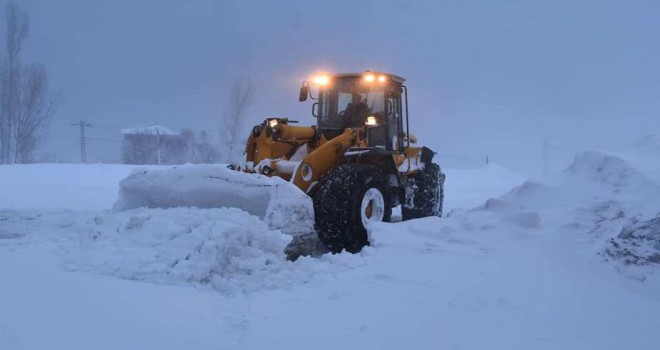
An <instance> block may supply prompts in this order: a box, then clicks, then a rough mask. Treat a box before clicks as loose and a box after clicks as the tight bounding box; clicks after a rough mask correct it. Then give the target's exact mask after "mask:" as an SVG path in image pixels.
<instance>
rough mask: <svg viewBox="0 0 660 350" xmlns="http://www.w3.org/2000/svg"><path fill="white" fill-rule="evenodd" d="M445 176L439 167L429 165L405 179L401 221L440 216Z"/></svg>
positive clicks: (432, 164)
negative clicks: (404, 199)
mask: <svg viewBox="0 0 660 350" xmlns="http://www.w3.org/2000/svg"><path fill="white" fill-rule="evenodd" d="M444 184H445V174H444V173H443V172H442V171H441V170H440V166H439V165H438V164H435V163H429V164H426V165H425V166H424V168H423V169H421V170H419V171H418V172H417V173H415V174H414V175H412V176H410V177H409V178H408V179H407V184H406V196H407V197H408V198H406V201H405V203H404V204H403V206H402V207H401V216H402V219H403V220H410V219H417V218H423V217H427V216H442V205H443V202H444V198H445V194H444V193H445V188H444Z"/></svg>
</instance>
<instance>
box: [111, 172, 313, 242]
mask: <svg viewBox="0 0 660 350" xmlns="http://www.w3.org/2000/svg"><path fill="white" fill-rule="evenodd" d="M141 207H147V208H174V207H196V208H223V207H225V208H239V209H242V210H244V211H246V212H248V213H250V214H252V215H255V216H258V217H260V218H262V219H263V220H264V221H265V222H266V223H267V224H268V226H269V227H270V228H271V229H273V230H281V231H283V232H285V233H287V234H290V235H292V236H300V235H304V234H309V233H311V232H314V208H313V204H312V200H311V199H310V198H309V197H308V196H307V195H306V194H305V193H303V192H302V191H301V190H300V189H299V188H298V187H296V186H295V185H293V184H291V183H289V182H287V181H285V180H283V179H281V178H278V177H266V176H263V175H257V174H248V173H243V172H239V171H235V170H231V169H228V168H227V167H225V166H223V165H191V164H187V165H180V166H171V167H158V168H144V169H136V170H134V171H133V173H131V174H130V175H129V176H128V177H127V178H125V179H124V180H122V181H121V182H120V183H119V198H118V199H117V202H116V203H115V204H114V206H113V210H116V211H123V210H129V209H134V208H141Z"/></svg>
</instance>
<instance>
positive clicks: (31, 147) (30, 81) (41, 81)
mask: <svg viewBox="0 0 660 350" xmlns="http://www.w3.org/2000/svg"><path fill="white" fill-rule="evenodd" d="M23 75H24V77H25V79H23V81H21V85H20V89H19V93H20V94H19V99H18V100H19V103H18V105H19V107H20V108H19V110H18V113H17V115H16V117H15V118H14V121H13V124H14V125H13V129H12V135H11V136H12V142H13V146H14V162H16V163H28V162H31V161H32V157H33V154H34V151H35V149H36V147H37V145H38V142H39V141H40V140H42V139H43V138H44V136H45V133H46V130H47V128H46V126H47V124H48V122H49V120H50V117H51V116H52V114H53V112H54V111H55V105H56V104H55V101H56V98H55V97H54V96H49V94H48V78H47V75H46V70H45V69H44V68H43V67H42V66H40V65H34V66H29V67H28V68H27V69H26V72H25V74H23Z"/></svg>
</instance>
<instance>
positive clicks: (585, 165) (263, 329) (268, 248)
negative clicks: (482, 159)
mask: <svg viewBox="0 0 660 350" xmlns="http://www.w3.org/2000/svg"><path fill="white" fill-rule="evenodd" d="M640 144H641V145H640ZM640 144H638V145H636V147H635V148H634V149H631V150H629V151H626V152H623V153H618V154H614V153H607V152H586V153H583V154H581V155H579V156H578V157H577V158H576V160H575V161H574V163H573V164H572V165H571V166H570V167H569V168H568V169H567V170H566V171H565V172H563V173H561V174H558V175H557V176H553V177H550V178H548V179H545V180H543V181H529V180H527V179H525V178H524V177H523V176H520V175H518V174H514V173H511V172H509V171H507V170H506V169H504V168H502V167H499V166H497V165H490V166H488V167H485V168H481V169H471V170H452V169H446V172H447V183H446V210H445V212H446V213H449V216H448V217H445V218H425V219H419V220H413V221H408V222H400V223H392V224H385V223H384V224H380V225H379V226H378V227H377V228H375V229H374V231H373V232H371V239H372V241H373V245H372V246H371V247H367V248H365V249H364V250H363V252H362V253H360V254H357V255H350V254H338V255H324V256H322V257H320V258H301V259H299V260H297V261H296V262H289V261H286V260H284V255H283V253H282V249H283V247H284V246H285V245H286V244H287V241H288V239H289V237H288V236H286V235H284V234H282V233H281V232H279V231H274V230H271V229H270V228H269V227H268V226H267V225H266V224H265V223H264V222H263V221H262V220H260V219H259V218H258V217H256V216H251V215H248V214H247V213H245V212H242V211H240V210H237V209H187V208H174V209H133V210H129V211H125V212H113V211H111V210H109V208H110V207H111V206H112V204H113V203H114V201H115V200H116V198H117V192H118V190H119V187H118V182H119V180H121V179H122V178H124V177H126V176H127V175H128V174H129V173H130V172H131V170H132V168H131V167H127V166H119V165H84V166H83V165H30V166H0V208H5V209H0V283H1V284H0V349H182V348H192V349H285V348H286V349H298V348H305V349H310V348H313V349H335V348H337V347H343V348H364V349H400V348H404V347H405V348H411V349H440V348H449V349H591V348H597V349H621V348H626V349H638V348H646V349H652V348H655V347H657V345H658V344H660V332H658V331H657V330H658V327H659V326H660V317H659V316H658V315H660V283H659V281H660V278H658V271H657V270H658V269H659V268H660V264H658V263H656V262H654V260H653V259H654V258H653V257H654V255H653V254H656V253H657V252H660V242H658V239H660V237H658V236H660V234H658V233H657V228H656V227H658V226H660V224H659V225H658V226H654V225H655V221H654V220H656V218H657V217H658V215H659V214H660V199H659V198H660V195H659V194H660V183H659V180H658V179H660V161H657V160H658V159H660V152H657V153H656V151H655V148H654V147H655V146H656V145H657V144H656V143H655V141H654V140H647V141H646V143H644V142H642V143H640ZM654 160H655V162H654Z"/></svg>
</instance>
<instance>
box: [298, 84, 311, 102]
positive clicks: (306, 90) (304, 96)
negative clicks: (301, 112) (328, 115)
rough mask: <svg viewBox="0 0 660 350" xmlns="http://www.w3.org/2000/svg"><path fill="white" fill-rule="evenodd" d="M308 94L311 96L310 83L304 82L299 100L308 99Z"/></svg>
mask: <svg viewBox="0 0 660 350" xmlns="http://www.w3.org/2000/svg"><path fill="white" fill-rule="evenodd" d="M307 96H309V85H307V84H303V86H301V87H300V95H299V96H298V101H300V102H305V101H307Z"/></svg>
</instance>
